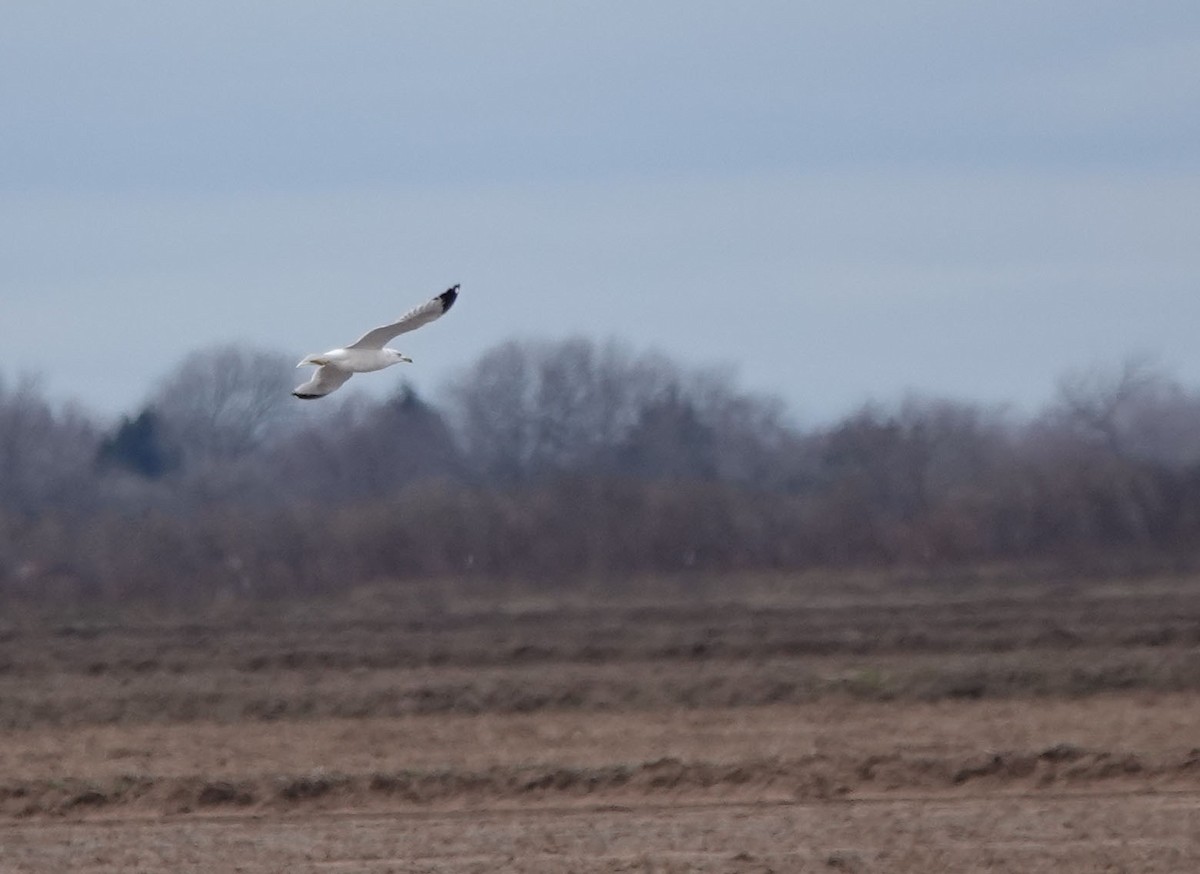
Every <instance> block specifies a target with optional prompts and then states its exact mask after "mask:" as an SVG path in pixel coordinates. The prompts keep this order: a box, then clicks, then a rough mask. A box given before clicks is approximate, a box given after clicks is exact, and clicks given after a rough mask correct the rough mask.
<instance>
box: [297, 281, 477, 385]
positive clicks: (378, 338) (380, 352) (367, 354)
mask: <svg viewBox="0 0 1200 874" xmlns="http://www.w3.org/2000/svg"><path fill="white" fill-rule="evenodd" d="M457 299H458V286H457V285H456V286H454V287H453V288H448V289H446V290H445V291H443V292H442V293H441V294H439V295H438V296H437V297H435V298H433V299H432V300H428V301H426V302H425V303H423V304H421V305H420V306H419V307H414V308H413V309H411V310H409V311H408V312H406V313H405V314H404V315H402V316H401V317H400V318H398V319H396V321H394V322H392V323H391V324H390V325H380V326H379V327H378V328H373V329H372V330H370V331H367V333H365V334H363V335H362V336H361V337H359V338H358V339H357V340H355V341H354V342H353V343H351V344H350V345H349V346H347V347H345V348H344V349H331V350H330V351H328V352H322V353H321V354H320V355H309V356H307V357H306V358H305V359H304V360H303V361H301V362H300V363H299V364H297V365H296V366H297V367H304V366H305V365H307V364H312V365H315V366H316V368H317V372H316V373H314V374H313V378H312V379H310V380H309V381H308V382H306V383H304V385H299V386H296V389H295V391H293V392H292V394H294V395H295V396H296V397H298V398H303V399H304V400H311V399H313V398H321V397H324V396H325V395H327V394H329V393H330V392H332V391H337V390H338V389H339V388H341V386H342V384H343V383H344V382H345V381H346V380H348V379H349V378H350V377H352V376H353V375H354V374H356V373H370V372H371V371H372V370H383V369H384V368H385V367H391V366H392V365H393V364H399V363H400V362H401V361H405V362H408V363H409V364H411V363H412V359H411V358H409V357H408V356H407V355H404V354H402V353H400V352H397V351H396V350H395V349H387V348H385V347H384V345H383V344H384V343H386V342H388V341H389V340H391V339H392V338H393V337H397V336H399V335H400V334H406V333H408V332H409V331H415V330H416V329H417V328H419V327H421V326H422V325H427V324H429V323H430V322H432V321H433V320H434V319H436V318H438V317H439V316H441V315H442V314H443V313H444V312H446V310H448V309H450V307H452V306H454V301H455V300H457Z"/></svg>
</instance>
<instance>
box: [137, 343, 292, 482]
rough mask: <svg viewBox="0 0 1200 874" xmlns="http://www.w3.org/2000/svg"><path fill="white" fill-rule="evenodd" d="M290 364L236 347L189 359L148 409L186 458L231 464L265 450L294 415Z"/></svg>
mask: <svg viewBox="0 0 1200 874" xmlns="http://www.w3.org/2000/svg"><path fill="white" fill-rule="evenodd" d="M292 370H293V368H292V366H291V362H290V360H289V359H288V358H287V357H286V356H283V355H281V354H279V353H275V352H266V351H262V350H259V349H250V348H247V347H244V346H239V345H236V344H230V345H223V346H214V347H211V348H208V349H201V350H199V351H196V352H193V353H191V354H190V355H188V356H187V357H186V358H184V360H183V361H182V362H181V363H180V364H179V365H178V366H177V367H176V368H175V369H174V370H173V371H172V372H171V373H169V374H168V375H167V376H166V377H165V378H164V379H163V380H162V382H161V383H160V384H159V386H158V389H157V390H156V391H155V392H154V394H153V395H152V396H151V399H150V402H149V404H148V407H149V408H150V409H152V410H153V411H154V412H155V413H156V414H157V415H158V417H159V420H160V421H161V422H162V424H163V427H164V428H165V429H166V431H167V434H168V438H169V439H170V440H171V441H172V442H173V444H174V445H175V447H177V448H178V449H179V450H180V452H181V453H182V455H183V457H184V461H185V464H186V463H188V462H192V461H196V460H205V461H228V460H232V459H236V458H239V457H241V456H244V455H246V454H248V453H249V452H252V451H253V450H255V449H257V448H258V447H259V446H261V445H262V444H263V442H264V441H265V440H267V439H268V438H269V437H270V436H271V435H272V434H273V433H275V432H276V431H277V430H278V429H279V428H280V426H281V425H283V424H284V423H285V422H287V421H288V419H289V417H290V414H291V413H292V412H293V406H292V398H291V395H290V391H291V384H292Z"/></svg>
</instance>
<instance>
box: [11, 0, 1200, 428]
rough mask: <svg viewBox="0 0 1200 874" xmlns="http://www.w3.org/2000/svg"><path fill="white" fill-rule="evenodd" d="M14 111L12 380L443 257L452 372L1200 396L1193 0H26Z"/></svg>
mask: <svg viewBox="0 0 1200 874" xmlns="http://www.w3.org/2000/svg"><path fill="white" fill-rule="evenodd" d="M0 119H2V121H0V348H2V349H3V353H4V361H3V363H2V364H0V374H3V375H6V376H10V377H11V376H14V375H16V374H17V373H18V372H33V373H39V374H41V375H42V377H43V378H44V386H45V388H46V390H47V391H48V392H50V393H51V394H52V395H53V396H54V397H56V398H63V399H65V398H77V399H80V400H82V401H83V402H84V403H85V404H86V405H87V406H89V407H91V408H92V409H95V410H97V411H98V412H102V413H116V412H126V411H130V410H132V409H134V408H135V407H136V406H137V405H138V404H139V403H140V402H141V401H143V400H144V399H145V397H146V395H147V394H148V393H149V392H150V391H151V389H152V388H153V386H154V384H155V382H156V381H157V380H159V379H161V378H162V377H163V376H164V375H165V374H166V373H167V372H168V371H169V370H170V369H171V368H172V367H173V366H174V365H175V364H177V363H178V362H179V360H180V359H181V357H182V356H183V355H184V354H185V353H187V352H189V351H192V350H194V349H198V348H201V347H204V346H208V345H211V344H216V343H223V342H228V341H238V342H244V343H246V344H249V345H252V346H255V347H262V348H265V349H271V350H279V351H281V352H284V353H286V354H288V355H289V356H291V357H294V358H295V359H296V360H299V359H300V358H301V357H302V356H304V355H305V354H306V353H310V352H317V351H323V350H325V349H327V348H330V347H332V346H337V345H341V344H343V343H346V342H349V341H351V340H352V339H354V338H355V337H356V336H358V334H359V333H361V332H362V331H363V330H365V329H366V328H369V327H371V326H373V325H375V324H378V323H380V322H383V321H387V320H389V319H391V318H392V317H394V316H396V315H398V314H399V313H400V312H402V311H404V310H406V309H407V308H408V307H410V306H411V305H413V304H415V303H417V302H419V301H421V300H422V299H424V298H426V297H428V296H431V295H433V294H435V293H437V292H439V291H441V290H442V289H444V288H446V287H447V286H449V285H451V284H453V283H456V282H459V283H462V297H461V299H460V301H459V305H458V306H457V307H456V308H455V310H454V311H453V313H452V314H451V315H450V316H448V317H447V318H446V319H445V320H443V321H441V322H439V323H437V324H436V325H433V326H431V327H429V328H426V329H423V330H422V331H420V332H417V333H416V334H412V335H409V336H407V337H405V338H402V340H401V341H397V343H396V344H395V345H397V346H399V347H400V348H401V349H403V350H404V351H405V352H408V353H409V354H411V355H412V357H413V358H415V359H416V364H415V365H413V366H412V367H411V368H408V369H407V370H406V371H404V375H406V376H408V377H410V378H411V379H412V380H413V382H414V383H415V384H416V386H417V387H418V389H420V390H423V391H427V392H430V393H431V394H436V392H437V390H438V387H439V386H440V385H441V384H442V383H443V382H444V380H445V379H446V378H447V377H448V376H449V375H450V374H452V373H453V372H454V371H456V370H457V369H459V368H462V367H464V366H465V365H467V364H469V363H470V362H471V361H472V360H473V359H474V358H475V357H476V356H477V355H478V354H479V353H480V352H481V351H483V350H484V349H487V348H488V347H490V346H492V345H494V344H496V343H498V342H500V341H502V340H505V339H509V338H511V337H515V336H530V337H546V338H563V337H567V336H570V335H575V334H586V335H590V336H594V337H597V338H607V337H610V336H615V337H620V338H623V339H625V340H627V341H629V342H630V343H631V344H632V345H633V346H635V347H638V348H642V347H653V348H657V349H660V350H662V351H664V352H666V353H668V354H670V355H671V356H673V357H675V358H677V359H679V360H681V361H683V362H685V363H688V364H696V365H715V364H720V365H725V366H728V367H729V368H731V369H732V370H733V371H735V372H736V373H737V374H738V376H739V380H740V384H741V385H743V386H745V387H747V388H750V389H753V390H760V391H765V392H768V393H774V394H778V395H780V396H781V397H783V398H784V399H785V400H786V401H787V403H788V405H789V407H790V408H791V409H792V410H793V412H794V413H795V415H796V417H797V418H798V419H800V420H801V421H810V422H811V421H818V420H824V419H827V418H829V417H831V416H835V415H838V414H840V413H843V412H845V411H847V410H849V409H850V408H852V407H854V406H856V405H858V404H861V403H862V402H864V401H866V400H868V399H872V398H873V399H877V400H884V401H887V400H892V399H896V398H898V397H899V396H900V395H901V394H903V393H904V392H906V391H919V392H922V393H927V394H937V395H950V396H954V397H960V398H968V399H975V400H980V401H985V402H989V403H990V402H1012V403H1014V404H1016V405H1017V406H1018V407H1031V406H1036V405H1038V404H1040V403H1042V402H1043V401H1044V400H1046V399H1047V398H1048V397H1049V396H1050V394H1051V393H1052V391H1053V388H1054V385H1055V382H1056V380H1057V378H1058V377H1059V376H1060V375H1061V374H1062V373H1063V371H1065V370H1068V369H1071V368H1077V367H1084V366H1088V365H1092V364H1095V363H1101V364H1105V363H1109V364H1111V363H1115V362H1117V361H1119V360H1120V359H1122V358H1123V357H1125V356H1127V355H1129V354H1133V353H1138V354H1143V353H1149V354H1153V355H1157V356H1158V357H1159V360H1160V361H1161V362H1162V363H1163V365H1164V366H1166V367H1167V368H1168V369H1169V370H1171V371H1172V372H1173V373H1175V374H1176V375H1177V376H1179V377H1180V378H1181V379H1183V380H1184V381H1185V382H1187V383H1189V384H1192V385H1197V386H1200V337H1198V331H1197V329H1198V327H1200V284H1198V282H1197V279H1198V277H1200V173H1198V171H1200V3H1196V2H1195V0H1180V2H1167V0H1162V2H1159V0H1146V2H1141V3H1130V2H1128V0H1121V2H1105V0H1060V2H1054V3H1047V2H1044V0H1034V2H1024V0H978V2H972V0H946V2H940V0H931V2H896V0H881V2H846V0H836V2H835V0H829V2H826V0H811V2H803V0H781V2H737V3H735V2H724V3H716V2H699V0H679V2H662V0H654V2H647V0H639V2H619V0H605V2H566V0H544V2H523V0H512V2H504V3H486V2H482V0H480V2H470V3H468V2H454V0H450V2H447V0H439V2H421V3H417V2H400V0H386V2H384V0H380V2H366V0H357V2H320V3H319V2H305V0H277V2H272V0H255V2H243V0H237V2H220V0H205V2H202V3H198V2H193V0H189V2H172V0H153V2H152V0H142V2H97V0H87V2H55V0H10V2H5V3H3V5H0ZM401 378H402V376H401V374H400V373H399V372H397V371H396V370H395V369H393V370H391V371H388V372H386V373H383V374H376V375H372V376H370V377H362V379H364V380H365V379H372V380H376V381H379V386H384V385H387V386H392V385H394V384H395V383H397V382H398V381H399V380H400V379H401Z"/></svg>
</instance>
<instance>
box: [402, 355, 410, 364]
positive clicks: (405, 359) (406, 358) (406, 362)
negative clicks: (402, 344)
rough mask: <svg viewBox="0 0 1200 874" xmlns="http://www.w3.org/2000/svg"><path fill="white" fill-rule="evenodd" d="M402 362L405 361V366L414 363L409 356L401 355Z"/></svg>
mask: <svg viewBox="0 0 1200 874" xmlns="http://www.w3.org/2000/svg"><path fill="white" fill-rule="evenodd" d="M400 360H401V361H403V362H404V363H405V364H412V363H413V360H412V359H411V358H409V357H408V356H407V355H401V356H400Z"/></svg>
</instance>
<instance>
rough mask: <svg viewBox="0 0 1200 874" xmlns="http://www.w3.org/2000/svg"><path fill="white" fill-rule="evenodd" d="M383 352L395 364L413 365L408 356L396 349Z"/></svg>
mask: <svg viewBox="0 0 1200 874" xmlns="http://www.w3.org/2000/svg"><path fill="white" fill-rule="evenodd" d="M383 351H384V352H386V353H387V355H388V357H390V358H391V359H392V363H393V364H400V363H401V362H403V363H404V364H412V363H413V360H412V359H411V358H409V357H408V356H407V355H405V354H404V353H403V352H397V351H396V350H395V349H384V350H383Z"/></svg>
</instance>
